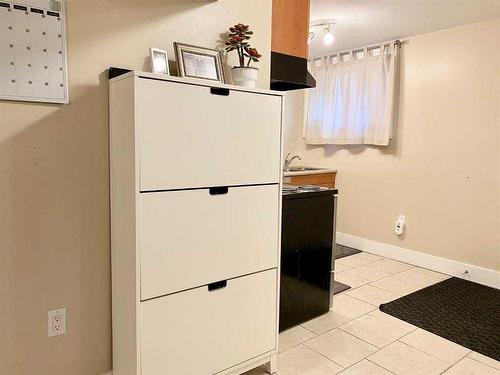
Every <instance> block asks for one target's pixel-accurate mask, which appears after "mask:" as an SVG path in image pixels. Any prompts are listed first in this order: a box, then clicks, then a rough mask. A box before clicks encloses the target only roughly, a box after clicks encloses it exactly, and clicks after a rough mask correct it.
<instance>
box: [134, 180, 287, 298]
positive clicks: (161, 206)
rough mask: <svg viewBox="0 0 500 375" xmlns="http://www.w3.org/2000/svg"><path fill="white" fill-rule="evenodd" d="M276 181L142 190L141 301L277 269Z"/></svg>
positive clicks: (277, 221)
mask: <svg viewBox="0 0 500 375" xmlns="http://www.w3.org/2000/svg"><path fill="white" fill-rule="evenodd" d="M279 198H280V197H279V185H262V186H245V187H229V189H228V190H227V191H226V190H224V189H213V190H210V189H198V190H182V191H168V192H154V193H142V194H141V198H140V224H139V225H140V227H141V231H140V233H141V235H140V240H139V241H140V251H141V300H146V299H149V298H153V297H157V296H161V295H165V294H169V293H173V292H177V291H180V290H184V289H189V288H193V287H196V286H199V285H205V284H208V283H212V282H214V281H218V280H224V279H228V278H232V277H237V276H241V275H245V274H248V273H252V272H257V271H261V270H264V269H268V268H274V267H277V261H278V240H279V209H278V206H279Z"/></svg>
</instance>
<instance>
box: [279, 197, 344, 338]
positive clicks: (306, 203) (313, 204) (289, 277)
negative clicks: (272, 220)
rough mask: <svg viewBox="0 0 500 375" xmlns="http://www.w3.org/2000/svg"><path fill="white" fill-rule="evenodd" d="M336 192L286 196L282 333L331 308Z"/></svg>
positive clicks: (282, 274) (281, 291)
mask: <svg viewBox="0 0 500 375" xmlns="http://www.w3.org/2000/svg"><path fill="white" fill-rule="evenodd" d="M335 194H336V190H328V191H322V192H309V193H294V194H287V195H284V196H283V217H282V239H281V287H280V332H281V331H283V330H285V329H287V328H290V327H292V326H295V325H297V324H300V323H303V322H305V321H307V320H310V319H312V318H315V317H317V316H319V315H321V314H324V313H326V312H328V310H329V308H330V283H331V270H332V269H333V264H332V256H333V255H332V246H333V238H334V237H333V231H334V223H335V221H334V219H335V204H336V200H335V199H334V197H335Z"/></svg>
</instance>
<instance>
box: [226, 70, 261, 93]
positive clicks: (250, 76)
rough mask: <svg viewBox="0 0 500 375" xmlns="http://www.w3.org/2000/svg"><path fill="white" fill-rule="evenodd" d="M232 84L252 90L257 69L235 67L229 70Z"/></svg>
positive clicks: (255, 80)
mask: <svg viewBox="0 0 500 375" xmlns="http://www.w3.org/2000/svg"><path fill="white" fill-rule="evenodd" d="M231 73H232V76H233V83H234V84H235V85H237V86H243V87H250V88H254V87H255V83H256V82H257V74H258V73H259V69H257V68H253V67H240V66H235V67H234V68H233V69H231Z"/></svg>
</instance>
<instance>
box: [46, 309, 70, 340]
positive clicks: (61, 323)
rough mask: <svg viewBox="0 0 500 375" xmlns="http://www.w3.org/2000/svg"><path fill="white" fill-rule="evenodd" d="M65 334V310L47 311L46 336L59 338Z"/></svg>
mask: <svg viewBox="0 0 500 375" xmlns="http://www.w3.org/2000/svg"><path fill="white" fill-rule="evenodd" d="M65 333H66V309H58V310H52V311H49V314H48V335H49V337H52V336H59V335H63V334H65Z"/></svg>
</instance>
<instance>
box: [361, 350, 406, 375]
mask: <svg viewBox="0 0 500 375" xmlns="http://www.w3.org/2000/svg"><path fill="white" fill-rule="evenodd" d="M375 353H377V352H375ZM375 353H373V354H375ZM365 359H366V360H367V361H368V362H370V363H373V364H374V365H375V366H378V367H380V368H383V369H384V370H385V371H389V372H390V373H391V374H394V375H398V374H396V373H395V372H393V371H391V370H389V369H388V368H385V367H384V366H382V365H380V364H378V363H375V362H373V361H372V360H370V358H368V357H366V358H365Z"/></svg>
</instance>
